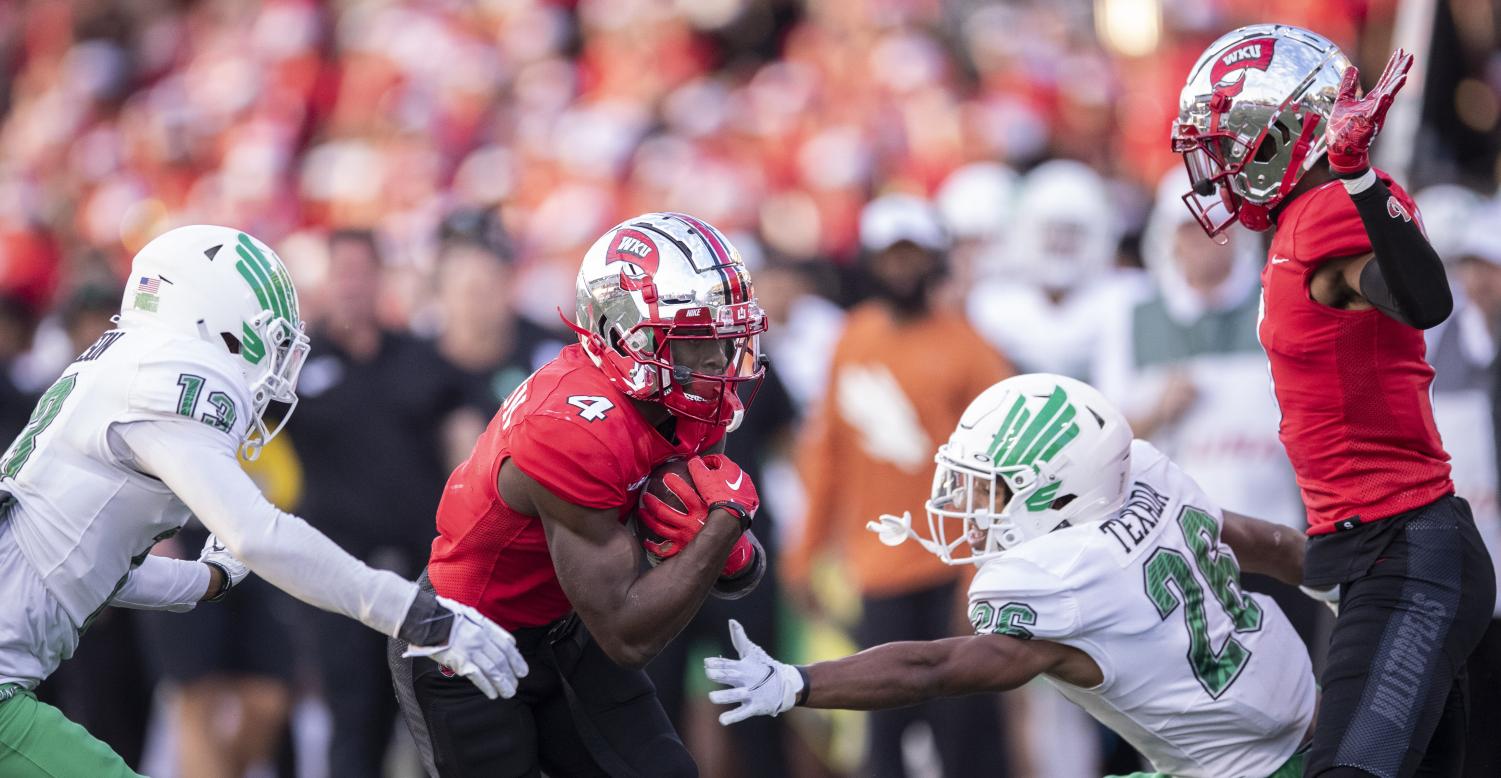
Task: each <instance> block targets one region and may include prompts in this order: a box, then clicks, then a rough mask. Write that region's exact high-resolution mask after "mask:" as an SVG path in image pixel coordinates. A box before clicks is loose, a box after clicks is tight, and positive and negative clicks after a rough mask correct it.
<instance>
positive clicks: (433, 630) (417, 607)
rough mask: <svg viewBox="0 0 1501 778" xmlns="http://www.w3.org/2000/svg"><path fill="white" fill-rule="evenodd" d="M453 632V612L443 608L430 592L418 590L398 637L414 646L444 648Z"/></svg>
mask: <svg viewBox="0 0 1501 778" xmlns="http://www.w3.org/2000/svg"><path fill="white" fill-rule="evenodd" d="M452 631H453V611H451V610H449V609H447V608H445V607H443V606H442V605H441V604H440V603H439V602H438V598H437V596H436V595H434V594H433V593H432V592H430V591H426V590H422V589H419V590H417V598H416V599H414V600H412V607H410V608H408V609H407V615H406V618H404V619H402V620H401V628H400V629H398V630H397V631H396V636H397V637H399V638H401V639H402V640H405V641H406V642H407V644H408V645H412V646H444V645H448V638H449V635H450V633H451V632H452Z"/></svg>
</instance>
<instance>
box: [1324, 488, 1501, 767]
mask: <svg viewBox="0 0 1501 778" xmlns="http://www.w3.org/2000/svg"><path fill="white" fill-rule="evenodd" d="M1304 580H1305V581H1306V582H1307V583H1308V584H1309V585H1310V586H1316V587H1326V586H1329V585H1333V584H1338V585H1339V586H1340V592H1341V601H1340V612H1339V618H1338V620H1337V621H1336V622H1335V625H1334V631H1333V633H1332V634H1331V636H1330V645H1329V661H1328V666H1327V667H1326V668H1325V670H1324V677H1323V697H1322V701H1321V703H1320V708H1319V714H1318V726H1317V730H1316V731H1315V733H1314V740H1313V749H1312V751H1311V753H1310V754H1309V759H1308V766H1307V771H1306V773H1305V774H1306V775H1307V776H1310V777H1312V776H1321V777H1322V778H1345V777H1346V776H1348V777H1349V778H1356V777H1357V776H1362V777H1363V776H1378V777H1379V778H1399V777H1400V778H1408V776H1415V775H1417V776H1458V775H1460V774H1461V770H1462V767H1463V764H1464V751H1465V728H1466V720H1467V717H1468V712H1467V697H1468V695H1467V686H1468V679H1467V678H1466V676H1465V663H1466V660H1468V659H1469V657H1470V654H1471V652H1473V651H1474V650H1475V647H1476V646H1477V645H1478V644H1479V642H1480V638H1481V635H1482V634H1483V633H1484V632H1485V629H1486V627H1487V626H1488V625H1489V623H1490V619H1491V606H1492V603H1493V602H1494V600H1495V596H1496V580H1495V573H1494V571H1493V569H1492V567H1491V561H1490V555H1489V554H1488V553H1487V552H1486V549H1485V546H1484V545H1483V544H1482V543H1481V540H1480V535H1479V533H1477V532H1476V530H1475V521H1474V519H1473V518H1472V517H1471V515H1470V507H1469V505H1468V504H1467V503H1465V501H1464V500H1462V499H1460V498H1457V497H1453V496H1449V497H1444V498H1441V499H1439V500H1438V501H1436V502H1434V503H1431V504H1429V505H1425V506H1423V507H1422V508H1418V509H1416V510H1413V511H1409V512H1408V513H1405V514H1401V515H1399V516H1394V517H1392V518H1389V519H1383V520H1381V521H1377V522H1373V523H1370V524H1363V525H1358V526H1356V527H1354V528H1353V529H1349V530H1341V531H1337V532H1335V533H1332V534H1329V535H1322V536H1319V537H1316V538H1314V539H1313V540H1311V541H1310V543H1309V548H1308V560H1307V562H1306V564H1305V568H1304Z"/></svg>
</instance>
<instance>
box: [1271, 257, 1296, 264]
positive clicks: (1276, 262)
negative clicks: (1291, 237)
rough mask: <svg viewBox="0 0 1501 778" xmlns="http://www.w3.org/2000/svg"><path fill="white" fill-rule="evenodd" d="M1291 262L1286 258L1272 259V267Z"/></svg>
mask: <svg viewBox="0 0 1501 778" xmlns="http://www.w3.org/2000/svg"><path fill="white" fill-rule="evenodd" d="M1291 261H1292V260H1291V259H1289V258H1287V257H1272V264H1274V265H1280V264H1282V263H1283V262H1291Z"/></svg>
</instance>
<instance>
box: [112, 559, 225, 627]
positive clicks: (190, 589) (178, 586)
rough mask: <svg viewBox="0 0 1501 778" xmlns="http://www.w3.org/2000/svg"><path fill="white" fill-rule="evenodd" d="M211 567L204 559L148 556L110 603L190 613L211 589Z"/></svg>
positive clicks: (116, 605)
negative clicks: (209, 588) (203, 561)
mask: <svg viewBox="0 0 1501 778" xmlns="http://www.w3.org/2000/svg"><path fill="white" fill-rule="evenodd" d="M208 582H209V566H208V565H205V564H203V563H202V562H194V561H189V560H186V559H173V558H171V557H165V556H157V555H155V554H151V555H148V556H147V557H146V560H145V561H144V562H141V564H140V566H139V567H137V568H136V569H134V570H131V571H130V575H129V576H128V577H126V579H125V585H124V586H122V587H120V591H118V592H115V596H114V599H112V600H110V603H109V604H110V605H113V606H115V607H117V608H133V609H136V610H153V611H156V610H160V611H172V612H173V613H186V612H188V611H190V610H192V609H193V606H195V605H197V604H198V601H199V600H201V599H202V598H203V594H204V592H206V591H208Z"/></svg>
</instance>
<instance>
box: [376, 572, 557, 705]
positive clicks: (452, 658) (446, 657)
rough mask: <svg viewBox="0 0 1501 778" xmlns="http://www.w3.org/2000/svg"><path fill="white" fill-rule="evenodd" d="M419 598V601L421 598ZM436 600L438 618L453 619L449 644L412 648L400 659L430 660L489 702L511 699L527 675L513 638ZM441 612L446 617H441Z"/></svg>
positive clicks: (475, 614) (476, 615)
mask: <svg viewBox="0 0 1501 778" xmlns="http://www.w3.org/2000/svg"><path fill="white" fill-rule="evenodd" d="M418 596H419V599H420V598H421V597H422V595H418ZM436 599H437V604H438V609H439V615H438V618H442V617H443V616H448V615H450V614H451V615H452V626H451V627H450V629H449V632H448V640H447V641H446V642H445V643H444V644H443V645H437V646H420V645H411V646H409V647H408V648H407V650H406V652H405V653H403V654H402V656H403V657H414V656H426V657H431V658H432V660H433V661H434V662H437V663H438V664H441V665H443V666H444V667H447V668H448V669H449V670H452V671H453V672H455V673H458V674H459V675H462V676H464V677H465V678H468V679H469V680H470V681H471V682H472V683H473V684H474V685H475V686H477V687H479V690H480V691H481V692H484V694H485V696H486V697H489V698H490V699H492V700H493V699H495V698H496V697H497V696H500V697H512V696H514V695H515V694H516V684H517V683H518V682H519V680H520V679H522V678H525V677H526V674H527V672H528V669H527V666H526V660H525V659H523V658H522V656H521V652H520V651H518V650H517V649H516V638H514V637H512V636H511V633H509V632H507V631H505V630H504V629H501V628H500V626H498V625H497V624H495V622H493V621H490V620H489V619H487V618H485V617H484V616H483V615H481V614H480V612H479V611H477V610H475V609H474V608H471V607H469V606H468V605H464V604H463V603H460V602H455V601H454V600H450V599H448V598H446V597H438V598H436ZM414 607H415V604H414ZM444 610H446V611H447V613H443V612H442V611H444ZM403 628H404V629H405V628H406V627H405V625H404V626H403Z"/></svg>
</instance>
